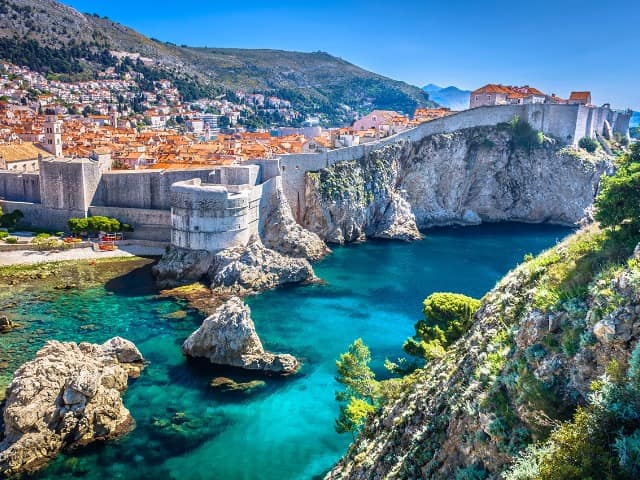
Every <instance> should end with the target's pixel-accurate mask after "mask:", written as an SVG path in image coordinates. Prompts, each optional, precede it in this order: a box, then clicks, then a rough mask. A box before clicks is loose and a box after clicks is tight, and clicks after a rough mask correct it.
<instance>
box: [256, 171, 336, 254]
mask: <svg viewBox="0 0 640 480" xmlns="http://www.w3.org/2000/svg"><path fill="white" fill-rule="evenodd" d="M274 181H275V188H274V190H273V192H271V194H270V195H265V197H264V198H263V199H262V203H261V209H260V228H259V229H260V239H261V240H262V243H263V245H264V246H265V247H267V248H269V249H271V250H275V251H276V252H278V253H280V254H282V255H285V256H289V257H296V258H306V259H307V260H311V261H313V260H319V259H321V258H322V257H324V256H325V255H326V254H327V253H329V252H330V250H329V249H328V248H327V245H326V244H325V243H324V242H323V241H322V240H321V239H320V237H318V235H317V234H315V233H313V232H310V231H309V230H307V229H305V228H303V227H302V226H301V225H299V224H298V223H296V221H295V220H294V218H293V215H292V214H291V207H290V206H289V202H288V201H287V197H286V196H285V195H284V191H283V190H282V180H281V179H280V178H279V177H278V178H275V179H274Z"/></svg>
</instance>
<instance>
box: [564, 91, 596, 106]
mask: <svg viewBox="0 0 640 480" xmlns="http://www.w3.org/2000/svg"><path fill="white" fill-rule="evenodd" d="M569 103H571V104H574V105H575V104H578V105H591V92H571V95H570V96H569Z"/></svg>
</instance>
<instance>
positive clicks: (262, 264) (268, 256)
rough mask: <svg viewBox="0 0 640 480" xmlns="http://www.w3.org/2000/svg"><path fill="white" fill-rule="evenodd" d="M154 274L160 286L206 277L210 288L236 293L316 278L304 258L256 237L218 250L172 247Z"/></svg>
mask: <svg viewBox="0 0 640 480" xmlns="http://www.w3.org/2000/svg"><path fill="white" fill-rule="evenodd" d="M154 275H155V278H156V283H157V284H158V286H159V287H160V288H173V287H175V286H178V285H184V284H187V283H193V282H197V281H199V280H203V279H207V280H208V281H209V282H210V284H211V288H212V289H213V290H218V291H219V292H220V293H234V294H237V295H245V294H251V293H257V292H260V291H262V290H268V289H270V288H274V287H277V286H278V285H282V284H285V283H298V282H305V281H312V280H314V279H315V275H314V273H313V268H312V267H311V264H310V263H309V262H308V261H307V260H305V259H304V258H293V257H288V256H284V255H281V254H280V253H278V252H276V251H275V250H270V249H268V248H266V247H265V246H264V245H262V242H260V240H258V239H253V240H252V241H251V243H250V244H249V245H248V246H246V247H244V246H238V247H232V248H228V249H226V250H221V251H220V252H217V253H212V252H206V251H203V250H185V249H181V248H177V247H171V248H170V249H169V251H168V252H167V253H166V254H165V255H164V256H163V257H162V259H161V260H160V261H159V262H158V263H157V264H156V265H155V266H154Z"/></svg>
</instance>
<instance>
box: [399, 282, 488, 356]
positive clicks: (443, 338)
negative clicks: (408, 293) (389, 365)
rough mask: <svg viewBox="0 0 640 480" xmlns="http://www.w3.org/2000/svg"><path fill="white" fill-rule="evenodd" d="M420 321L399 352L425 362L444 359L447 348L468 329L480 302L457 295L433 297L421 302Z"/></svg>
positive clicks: (443, 294) (435, 294)
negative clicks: (422, 315) (421, 317)
mask: <svg viewBox="0 0 640 480" xmlns="http://www.w3.org/2000/svg"><path fill="white" fill-rule="evenodd" d="M422 305H423V308H422V313H423V314H424V320H419V321H418V322H417V323H416V324H415V326H414V328H415V331H416V334H415V335H414V336H413V337H411V338H408V339H407V341H406V342H405V343H404V345H403V346H402V348H403V349H404V351H405V352H407V353H408V354H409V355H414V356H418V357H423V358H426V359H427V360H429V359H433V358H440V357H442V356H444V354H445V352H446V349H447V347H448V346H449V345H450V344H451V343H453V342H455V341H456V340H458V339H459V338H460V337H461V336H462V335H463V334H464V333H465V332H466V331H467V330H468V329H469V327H470V326H471V322H472V320H473V315H474V314H475V313H476V311H477V310H478V308H480V301H479V300H476V299H475V298H471V297H468V296H466V295H462V294H459V293H441V292H437V293H433V294H431V295H429V296H428V297H427V298H426V299H425V301H424V302H423V304H422Z"/></svg>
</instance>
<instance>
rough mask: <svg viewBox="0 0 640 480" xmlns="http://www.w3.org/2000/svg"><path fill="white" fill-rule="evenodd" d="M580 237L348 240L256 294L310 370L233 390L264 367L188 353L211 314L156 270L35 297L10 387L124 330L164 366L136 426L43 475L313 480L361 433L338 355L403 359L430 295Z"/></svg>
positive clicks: (5, 354) (142, 399)
mask: <svg viewBox="0 0 640 480" xmlns="http://www.w3.org/2000/svg"><path fill="white" fill-rule="evenodd" d="M568 233H570V230H569V229H566V228H560V227H551V226H536V225H483V226H479V227H467V228H464V229H455V228H446V229H437V230H432V231H430V232H428V234H427V237H426V239H425V240H423V241H421V242H417V243H413V244H406V243H396V242H369V243H366V244H359V245H355V246H347V247H338V248H335V249H334V253H333V255H331V256H330V257H329V258H327V259H326V260H325V261H323V262H321V263H320V264H319V265H317V266H316V273H317V274H318V276H320V277H321V278H323V279H324V280H326V282H327V283H326V285H311V286H304V287H288V288H282V289H279V290H276V291H272V292H267V293H265V294H262V295H259V296H257V297H254V298H251V299H250V305H251V308H252V311H253V318H254V320H255V323H256V328H257V330H258V333H259V334H260V336H261V338H262V339H263V342H264V344H265V347H266V348H268V349H271V350H274V351H285V352H290V353H293V354H294V355H296V356H298V357H300V358H302V359H304V361H305V365H304V367H303V369H302V371H301V372H300V373H299V374H298V375H296V376H293V377H290V378H285V379H282V378H275V377H266V378H263V379H264V380H265V382H266V386H265V387H264V388H261V389H257V390H255V391H254V392H253V393H251V394H242V393H240V394H238V393H236V394H233V393H232V394H230V393H225V392H222V391H219V390H214V389H212V388H211V387H209V383H210V382H211V380H212V379H213V378H215V377H219V376H225V377H231V378H233V379H234V380H236V381H242V382H244V381H250V380H253V379H255V378H256V376H255V375H252V374H250V373H243V372H238V371H237V370H231V369H221V368H215V369H214V368H212V366H211V365H209V364H207V363H206V362H198V361H195V362H194V361H190V362H187V361H186V360H185V359H184V357H183V356H182V354H181V352H180V344H181V342H182V341H183V340H184V338H186V336H187V335H188V334H189V333H190V332H191V331H192V330H193V329H195V328H196V327H197V326H198V325H199V323H200V322H201V320H202V318H201V317H200V316H199V315H197V314H196V313H194V312H192V311H189V310H187V309H185V307H184V305H182V304H180V303H178V302H176V301H173V300H170V299H164V298H157V297H155V296H154V294H153V291H152V290H151V289H150V288H149V286H150V277H149V272H148V269H139V270H135V271H134V272H131V273H129V274H127V275H125V276H123V277H119V278H118V279H115V280H112V281H110V282H108V283H107V284H106V285H105V286H104V287H102V288H91V289H87V290H68V291H67V290H64V291H56V292H55V293H47V294H44V295H43V294H42V293H38V292H26V293H25V294H24V295H23V298H21V302H20V304H19V305H16V306H15V307H13V308H12V309H11V311H10V313H11V314H12V315H14V316H15V317H16V319H18V321H19V322H20V323H22V324H23V327H22V328H20V329H18V330H15V331H13V332H11V333H9V334H7V335H4V336H2V337H0V342H1V343H2V349H0V350H1V351H0V365H2V366H6V370H5V369H2V371H0V382H3V384H6V383H7V381H8V374H7V373H8V371H13V370H15V368H17V366H18V365H19V364H20V363H22V362H24V361H25V360H28V359H29V358H31V357H33V355H34V353H35V352H36V351H37V350H38V349H39V348H40V347H41V346H42V344H43V342H44V341H45V340H46V339H58V340H74V341H79V340H85V341H91V342H103V341H105V340H106V339H108V338H110V337H112V336H114V335H121V336H123V337H126V338H128V339H131V340H132V341H134V342H135V343H136V344H137V345H138V347H139V348H140V350H141V351H142V352H143V354H144V355H145V357H146V358H147V359H149V360H150V362H151V363H150V365H149V367H148V368H147V369H146V370H145V371H144V373H143V375H142V376H141V377H140V378H139V379H138V380H135V381H133V382H132V384H131V386H130V388H129V390H128V391H127V393H126V395H125V404H126V405H127V407H128V408H129V409H130V410H131V412H132V414H133V416H134V417H135V418H136V420H137V428H136V430H135V431H134V432H133V433H132V434H130V435H128V436H127V437H125V438H123V439H121V440H119V441H117V442H113V443H109V444H106V445H93V446H91V447H89V448H87V449H84V450H82V451H80V452H76V454H75V455H67V456H61V457H60V458H58V459H57V460H55V461H54V462H53V463H52V464H51V466H50V467H49V468H47V469H46V470H45V471H44V472H42V473H40V474H38V475H37V478H42V479H54V478H56V479H61V478H62V479H66V478H69V479H70V478H78V477H80V478H85V479H103V478H119V479H139V478H166V479H173V478H175V479H194V480H197V479H203V480H204V479H225V480H236V479H247V480H248V479H255V478H260V479H265V480H276V479H278V480H281V479H308V478H313V477H314V476H317V475H319V474H322V472H324V471H326V469H328V468H329V467H330V466H331V465H332V464H333V463H334V462H335V461H336V460H337V459H338V458H339V456H340V455H341V454H342V453H343V452H344V451H345V449H346V447H347V445H348V442H349V437H348V436H339V435H337V434H336V433H335V432H334V430H333V419H334V417H335V414H336V405H335V402H334V398H333V397H334V390H335V389H336V385H335V381H334V378H333V377H334V375H335V359H336V357H337V356H338V354H339V353H340V352H342V351H344V350H345V349H346V347H347V346H348V345H349V343H351V342H352V341H353V340H354V339H355V338H357V337H363V339H364V340H365V342H366V343H367V344H368V345H369V346H370V347H371V350H372V355H373V358H374V363H375V367H376V369H377V370H380V369H381V365H382V362H383V361H384V358H385V357H390V358H395V357H397V356H398V355H400V354H401V345H402V342H403V340H404V339H405V338H406V337H407V336H408V335H409V334H411V332H412V328H413V324H414V322H415V321H416V320H417V319H418V318H420V315H421V301H422V300H423V299H424V297H426V296H427V295H428V294H430V293H431V292H433V291H451V290H453V291H459V292H463V293H466V294H468V295H473V296H476V297H480V296H482V295H483V294H484V293H485V292H486V291H488V290H489V289H490V288H491V287H492V286H493V285H494V284H495V282H496V281H497V280H498V279H499V278H500V277H501V276H502V275H504V274H505V273H506V272H507V271H508V270H509V269H510V268H512V267H513V266H515V265H516V264H517V263H518V262H519V261H520V260H521V259H522V257H523V255H524V254H525V253H529V252H532V253H536V252H539V251H540V250H542V249H544V248H546V247H549V246H551V245H553V244H554V243H556V241H558V240H559V239H560V238H562V237H564V236H565V235H567V234H568ZM177 311H184V315H183V314H178V315H177V316H176V315H174V314H175V312H177ZM172 315H173V316H172Z"/></svg>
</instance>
